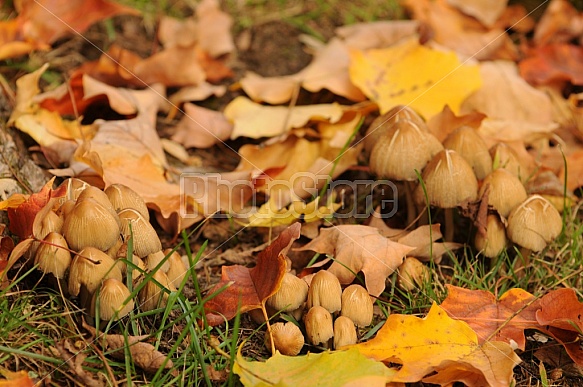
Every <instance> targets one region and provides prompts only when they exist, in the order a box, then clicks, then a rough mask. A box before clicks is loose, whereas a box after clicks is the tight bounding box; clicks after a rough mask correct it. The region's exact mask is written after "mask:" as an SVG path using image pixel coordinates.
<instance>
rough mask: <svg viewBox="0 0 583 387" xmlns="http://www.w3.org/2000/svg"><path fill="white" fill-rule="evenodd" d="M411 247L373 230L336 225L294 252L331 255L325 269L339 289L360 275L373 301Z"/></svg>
mask: <svg viewBox="0 0 583 387" xmlns="http://www.w3.org/2000/svg"><path fill="white" fill-rule="evenodd" d="M413 249H414V247H410V246H406V245H403V244H400V243H397V242H393V241H391V240H390V239H388V238H385V237H383V236H382V235H381V234H380V233H379V230H377V229H376V228H374V227H369V226H361V225H340V226H334V227H330V228H325V229H322V230H320V235H319V236H318V237H317V238H316V239H314V240H312V241H311V242H310V243H308V244H307V245H305V246H304V247H302V248H299V249H298V251H304V250H313V251H316V252H318V253H320V254H331V255H334V257H335V260H334V262H333V263H332V265H331V266H330V267H329V268H328V271H329V272H331V273H332V274H334V275H335V276H336V277H338V279H339V280H340V283H341V284H343V285H348V284H350V283H352V281H353V280H354V278H355V277H356V274H357V273H358V272H360V271H362V272H363V273H364V276H365V283H366V289H367V290H368V292H369V294H370V295H372V296H374V297H377V296H379V295H380V294H381V293H382V292H383V291H384V290H385V280H386V278H387V277H388V276H389V275H391V274H392V273H393V272H394V271H395V270H396V269H397V268H398V267H399V266H400V265H401V263H403V258H404V257H405V255H406V254H407V253H409V252H410V251H412V250H413Z"/></svg>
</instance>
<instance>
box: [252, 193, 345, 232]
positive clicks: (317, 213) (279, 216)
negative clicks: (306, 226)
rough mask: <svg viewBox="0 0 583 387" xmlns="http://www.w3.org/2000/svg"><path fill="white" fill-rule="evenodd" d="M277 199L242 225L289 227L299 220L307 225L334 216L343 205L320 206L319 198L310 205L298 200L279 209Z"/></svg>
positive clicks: (268, 202) (270, 201) (265, 205)
mask: <svg viewBox="0 0 583 387" xmlns="http://www.w3.org/2000/svg"><path fill="white" fill-rule="evenodd" d="M275 197H276V196H272V197H271V198H270V200H268V201H267V202H266V203H265V204H263V205H262V206H261V207H259V209H258V210H257V212H255V213H253V214H251V215H250V216H248V217H245V218H244V219H245V222H244V223H242V224H244V225H245V226H247V227H277V226H283V225H289V224H291V223H293V222H295V221H296V220H298V219H301V220H302V221H303V222H305V223H311V222H315V221H317V220H320V219H323V218H327V217H330V216H332V215H333V214H334V212H336V210H338V208H340V206H341V205H342V204H340V203H334V202H331V203H329V204H327V205H324V206H320V205H319V202H320V200H319V199H320V198H319V197H317V198H316V199H314V200H312V201H311V202H309V203H304V201H302V200H296V201H293V202H292V203H291V204H290V205H289V206H287V207H284V208H279V207H278V206H277V205H276V203H275V201H274V200H273V198H275Z"/></svg>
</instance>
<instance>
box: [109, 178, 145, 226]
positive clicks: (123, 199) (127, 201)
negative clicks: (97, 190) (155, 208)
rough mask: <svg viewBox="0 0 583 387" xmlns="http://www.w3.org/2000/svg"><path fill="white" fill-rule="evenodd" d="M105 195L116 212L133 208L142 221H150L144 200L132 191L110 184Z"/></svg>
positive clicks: (120, 185) (123, 186) (119, 185)
mask: <svg viewBox="0 0 583 387" xmlns="http://www.w3.org/2000/svg"><path fill="white" fill-rule="evenodd" d="M104 192H105V194H106V195H107V197H108V198H109V201H110V202H111V204H112V205H113V208H114V209H115V210H116V211H121V210H125V209H126V208H133V209H134V210H137V211H138V212H139V213H140V214H142V216H143V217H144V219H146V220H148V221H149V220H150V214H149V212H148V207H147V206H146V202H145V201H144V199H143V198H142V197H141V196H140V195H139V194H138V193H137V192H136V191H134V190H133V189H131V188H130V187H128V186H126V185H123V184H112V185H110V186H109V187H107V188H106V189H105V191H104Z"/></svg>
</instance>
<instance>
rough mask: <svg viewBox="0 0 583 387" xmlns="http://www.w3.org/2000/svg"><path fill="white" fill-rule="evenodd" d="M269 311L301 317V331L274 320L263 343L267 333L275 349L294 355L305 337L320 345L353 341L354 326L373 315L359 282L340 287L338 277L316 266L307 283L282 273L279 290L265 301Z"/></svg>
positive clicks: (293, 325)
mask: <svg viewBox="0 0 583 387" xmlns="http://www.w3.org/2000/svg"><path fill="white" fill-rule="evenodd" d="M266 304H267V306H268V308H269V309H270V312H272V314H275V313H277V312H284V313H289V314H291V315H292V316H294V318H295V319H296V320H297V321H303V325H304V332H305V336H304V333H302V330H301V329H300V327H299V326H298V325H296V324H294V323H293V322H289V321H288V322H286V323H283V322H276V323H275V324H273V325H271V335H272V336H270V335H269V332H267V334H266V346H267V347H268V348H271V345H272V343H271V337H273V341H274V342H273V345H274V348H275V349H276V350H278V351H279V352H281V353H282V354H284V355H288V356H295V355H297V354H298V353H299V352H300V351H301V349H302V348H303V346H304V343H305V341H306V339H307V341H308V342H309V343H310V344H313V345H319V346H322V347H324V348H340V347H342V346H345V345H350V344H355V343H356V342H357V339H358V336H357V327H366V326H368V325H370V324H371V322H372V318H373V300H372V298H371V297H370V295H369V294H368V292H367V291H366V289H365V288H363V287H362V286H360V285H350V286H348V287H346V288H345V289H344V290H342V287H341V286H340V282H339V281H338V278H337V277H336V276H335V275H334V274H332V273H330V272H329V271H327V270H320V271H319V272H317V273H316V274H314V275H313V276H312V277H311V280H310V283H309V284H308V282H306V281H305V280H304V279H301V278H298V277H297V276H295V275H294V274H291V273H286V274H285V276H284V279H283V281H282V284H281V287H280V288H279V290H278V291H277V292H276V293H275V294H274V295H273V296H271V297H270V298H268V299H267V302H266Z"/></svg>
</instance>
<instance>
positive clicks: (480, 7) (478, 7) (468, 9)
mask: <svg viewBox="0 0 583 387" xmlns="http://www.w3.org/2000/svg"><path fill="white" fill-rule="evenodd" d="M447 2H448V3H449V4H451V5H453V6H454V7H456V8H458V9H459V10H461V11H462V12H463V13H465V14H467V15H470V16H473V17H475V18H476V19H478V20H479V21H480V22H482V24H484V25H485V26H487V27H491V26H492V25H493V24H494V23H495V22H496V20H498V18H499V17H500V16H502V14H503V13H504V9H506V4H507V3H508V0H494V1H489V2H488V3H484V2H483V1H481V0H469V1H468V0H465V1H462V0H447Z"/></svg>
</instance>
